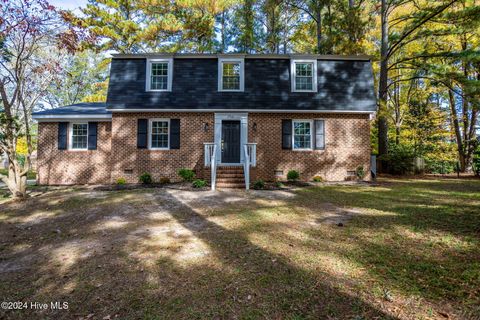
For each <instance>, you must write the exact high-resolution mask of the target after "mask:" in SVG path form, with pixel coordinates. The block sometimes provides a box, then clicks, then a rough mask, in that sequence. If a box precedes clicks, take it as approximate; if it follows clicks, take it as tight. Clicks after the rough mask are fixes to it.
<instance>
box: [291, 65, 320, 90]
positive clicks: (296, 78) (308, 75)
mask: <svg viewBox="0 0 480 320" xmlns="http://www.w3.org/2000/svg"><path fill="white" fill-rule="evenodd" d="M290 68H291V73H292V92H317V60H291V66H290Z"/></svg>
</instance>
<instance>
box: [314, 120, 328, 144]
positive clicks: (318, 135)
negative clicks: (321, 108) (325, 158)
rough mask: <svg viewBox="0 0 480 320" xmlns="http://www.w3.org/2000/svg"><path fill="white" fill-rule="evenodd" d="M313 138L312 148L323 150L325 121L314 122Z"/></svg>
mask: <svg viewBox="0 0 480 320" xmlns="http://www.w3.org/2000/svg"><path fill="white" fill-rule="evenodd" d="M314 133H315V134H314V136H313V146H314V149H316V150H323V149H325V121H324V120H315V131H314Z"/></svg>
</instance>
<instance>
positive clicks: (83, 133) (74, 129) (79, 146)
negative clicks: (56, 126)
mask: <svg viewBox="0 0 480 320" xmlns="http://www.w3.org/2000/svg"><path fill="white" fill-rule="evenodd" d="M70 149H72V150H87V149H88V123H72V124H71V126H70Z"/></svg>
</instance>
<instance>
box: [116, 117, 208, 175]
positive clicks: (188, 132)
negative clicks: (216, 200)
mask: <svg viewBox="0 0 480 320" xmlns="http://www.w3.org/2000/svg"><path fill="white" fill-rule="evenodd" d="M153 118H170V119H180V149H176V150H175V149H174V150H148V149H137V119H153ZM205 123H208V131H205V130H204V124H205ZM213 135H214V114H213V113H156V112H148V113H125V112H114V113H113V115H112V137H113V139H112V158H111V163H112V167H111V170H112V174H111V181H110V182H112V183H115V181H116V180H117V179H118V178H119V177H124V178H125V179H126V180H127V182H128V183H136V182H138V177H139V176H140V175H141V174H142V173H144V172H148V173H150V174H151V175H152V177H153V180H154V181H159V179H160V178H162V177H167V178H169V179H170V180H171V181H178V180H179V177H178V175H177V170H178V169H180V168H189V169H194V170H195V171H196V173H197V176H198V177H203V176H204V171H203V170H204V166H203V161H204V156H203V144H204V143H206V142H213V138H214V136H213ZM130 172H131V173H130Z"/></svg>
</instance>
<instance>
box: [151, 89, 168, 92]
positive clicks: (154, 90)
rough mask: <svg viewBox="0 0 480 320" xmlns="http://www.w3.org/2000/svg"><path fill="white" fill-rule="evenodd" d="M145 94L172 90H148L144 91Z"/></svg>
mask: <svg viewBox="0 0 480 320" xmlns="http://www.w3.org/2000/svg"><path fill="white" fill-rule="evenodd" d="M146 92H172V90H168V89H167V90H153V89H149V90H146Z"/></svg>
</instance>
